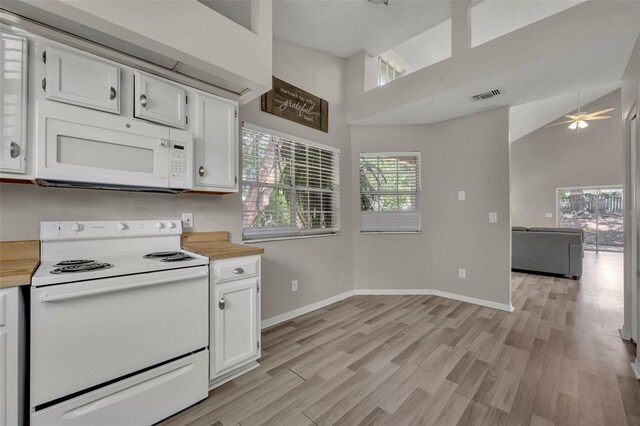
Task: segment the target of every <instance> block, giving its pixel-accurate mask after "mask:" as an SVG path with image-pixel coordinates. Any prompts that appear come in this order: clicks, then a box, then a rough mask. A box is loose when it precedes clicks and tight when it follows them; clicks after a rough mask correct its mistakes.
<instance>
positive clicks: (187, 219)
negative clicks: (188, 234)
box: [182, 213, 193, 229]
mask: <svg viewBox="0 0 640 426" xmlns="http://www.w3.org/2000/svg"><path fill="white" fill-rule="evenodd" d="M182 228H183V229H189V228H193V213H182Z"/></svg>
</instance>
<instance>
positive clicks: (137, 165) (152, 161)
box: [36, 101, 170, 188]
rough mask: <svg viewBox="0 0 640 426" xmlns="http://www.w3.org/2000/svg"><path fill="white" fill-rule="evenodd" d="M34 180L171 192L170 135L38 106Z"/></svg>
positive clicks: (94, 114) (102, 116)
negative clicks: (163, 189)
mask: <svg viewBox="0 0 640 426" xmlns="http://www.w3.org/2000/svg"><path fill="white" fill-rule="evenodd" d="M37 110H38V112H37V117H38V123H37V143H38V150H37V161H36V163H37V169H36V178H37V179H43V180H50V181H67V182H86V183H95V184H107V185H124V186H138V187H151V188H169V187H170V183H169V179H170V178H169V174H170V170H169V169H170V161H169V158H170V155H169V154H170V143H169V129H168V128H165V127H161V126H156V125H152V124H147V123H141V122H138V121H134V120H129V119H126V118H123V117H119V116H114V115H112V114H108V113H104V112H99V111H92V110H89V109H86V108H78V107H74V106H70V105H62V104H59V103H52V102H44V101H39V102H38V103H37Z"/></svg>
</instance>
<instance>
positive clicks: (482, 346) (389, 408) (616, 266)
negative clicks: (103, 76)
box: [163, 253, 640, 426]
mask: <svg viewBox="0 0 640 426" xmlns="http://www.w3.org/2000/svg"><path fill="white" fill-rule="evenodd" d="M512 277H513V279H512V281H513V283H512V294H513V305H514V307H515V310H514V311H513V312H512V313H507V312H503V311H497V310H494V309H489V308H485V307H481V306H477V305H472V304H469V303H463V302H458V301H455V300H450V299H445V298H442V297H435V296H355V297H351V298H349V299H346V300H344V301H341V302H338V303H335V304H333V305H330V306H327V307H325V308H323V309H320V310H317V311H314V312H311V313H309V314H306V315H304V316H301V317H298V318H296V319H294V320H291V321H287V322H285V323H283V324H280V325H277V326H275V327H273V328H270V329H268V330H265V331H264V332H263V340H262V342H263V357H262V359H261V361H260V363H261V367H260V368H258V369H255V370H253V371H251V372H249V373H247V374H246V375H244V376H242V377H240V378H238V379H236V380H234V381H232V382H230V383H227V384H225V385H223V386H222V387H220V388H218V389H215V390H214V391H212V392H211V393H210V395H209V398H208V399H206V400H204V401H203V402H201V403H199V404H197V405H195V406H193V407H190V408H189V409H187V410H185V411H183V412H181V413H178V414H177V415H175V416H173V417H172V418H170V419H168V420H167V421H165V422H164V423H163V424H164V425H167V426H168V425H236V424H241V425H258V424H272V425H296V426H297V425H300V426H302V425H313V424H318V425H320V424H322V425H325V424H342V425H360V424H362V425H368V424H387V425H410V424H415V425H426V424H434V425H456V424H458V425H501V424H502V425H520V424H522V425H552V424H556V425H603V426H608V425H627V424H628V425H638V424H640V384H639V382H637V381H636V380H635V379H634V378H633V376H632V373H631V370H630V368H629V362H631V360H632V358H633V353H634V351H635V347H634V346H632V345H631V344H629V343H625V342H623V341H621V340H620V338H619V336H618V332H617V329H618V328H619V327H620V326H621V324H622V255H621V254H617V253H600V254H598V255H596V254H594V253H587V255H586V258H585V275H584V276H583V280H582V281H581V282H577V281H573V280H570V279H562V278H556V277H548V276H538V275H529V274H523V273H514V274H513V275H512Z"/></svg>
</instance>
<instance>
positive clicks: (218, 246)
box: [182, 231, 264, 259]
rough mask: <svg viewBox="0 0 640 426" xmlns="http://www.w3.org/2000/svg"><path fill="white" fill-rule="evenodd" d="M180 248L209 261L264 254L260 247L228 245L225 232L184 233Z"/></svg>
mask: <svg viewBox="0 0 640 426" xmlns="http://www.w3.org/2000/svg"><path fill="white" fill-rule="evenodd" d="M182 248H184V249H185V250H189V251H192V252H194V253H198V254H200V255H202V256H208V257H209V259H229V258H232V257H241V256H254V255H257V254H262V253H264V249H263V248H262V247H256V246H250V245H245V244H233V243H230V242H229V233H228V232H226V231H218V232H188V233H184V234H182Z"/></svg>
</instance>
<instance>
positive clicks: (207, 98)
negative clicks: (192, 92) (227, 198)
mask: <svg viewBox="0 0 640 426" xmlns="http://www.w3.org/2000/svg"><path fill="white" fill-rule="evenodd" d="M237 110H238V104H237V103H236V102H233V101H229V100H226V99H222V98H218V97H216V96H212V95H206V94H202V93H199V94H198V95H197V96H196V105H195V114H196V119H195V123H194V124H195V128H194V134H195V142H196V161H195V164H194V169H195V187H194V189H195V190H198V191H210V192H237V191H238V177H237V176H238V173H237V151H238V114H237Z"/></svg>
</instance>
